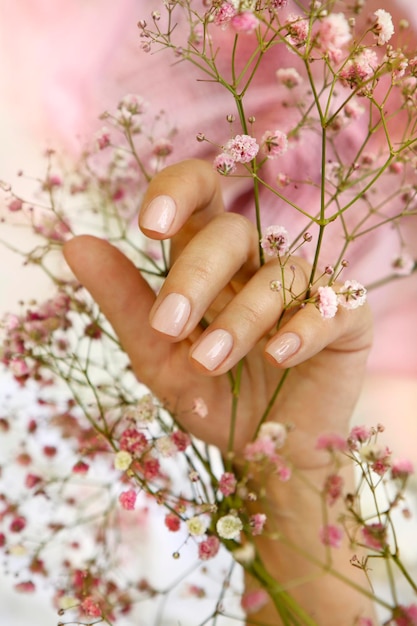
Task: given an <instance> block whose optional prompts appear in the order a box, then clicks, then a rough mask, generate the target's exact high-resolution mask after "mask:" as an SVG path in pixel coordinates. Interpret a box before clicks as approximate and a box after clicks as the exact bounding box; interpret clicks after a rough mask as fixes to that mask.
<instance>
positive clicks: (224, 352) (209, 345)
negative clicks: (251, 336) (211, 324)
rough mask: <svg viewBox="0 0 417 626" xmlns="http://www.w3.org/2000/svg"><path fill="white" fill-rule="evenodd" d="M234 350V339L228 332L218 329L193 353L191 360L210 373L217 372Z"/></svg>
mask: <svg viewBox="0 0 417 626" xmlns="http://www.w3.org/2000/svg"><path fill="white" fill-rule="evenodd" d="M232 348H233V337H232V335H231V334H230V333H228V332H227V331H226V330H222V329H221V328H218V329H217V330H213V331H212V332H211V333H209V334H208V335H206V336H205V337H204V339H202V340H201V341H200V343H199V344H198V346H197V347H196V348H195V349H194V351H193V352H192V353H191V358H192V359H194V360H195V361H198V362H199V363H201V365H203V366H204V367H205V368H206V369H207V370H209V371H210V372H211V371H213V370H215V369H216V367H218V366H219V365H220V364H221V363H222V362H223V361H224V360H225V358H226V357H227V356H229V354H230V352H231V351H232Z"/></svg>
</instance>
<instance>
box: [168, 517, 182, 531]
mask: <svg viewBox="0 0 417 626" xmlns="http://www.w3.org/2000/svg"><path fill="white" fill-rule="evenodd" d="M164 521H165V526H166V527H167V528H168V530H170V531H171V532H172V533H176V532H177V530H179V529H180V526H181V520H180V518H179V517H178V515H176V514H175V513H167V514H166V515H165V520H164Z"/></svg>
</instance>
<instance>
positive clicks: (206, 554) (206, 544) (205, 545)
mask: <svg viewBox="0 0 417 626" xmlns="http://www.w3.org/2000/svg"><path fill="white" fill-rule="evenodd" d="M219 549H220V540H219V539H218V537H215V536H214V535H210V536H209V537H207V539H204V541H202V542H201V543H199V544H198V558H199V559H201V560H202V561H208V560H209V559H212V558H214V557H215V556H216V554H217V553H218V551H219Z"/></svg>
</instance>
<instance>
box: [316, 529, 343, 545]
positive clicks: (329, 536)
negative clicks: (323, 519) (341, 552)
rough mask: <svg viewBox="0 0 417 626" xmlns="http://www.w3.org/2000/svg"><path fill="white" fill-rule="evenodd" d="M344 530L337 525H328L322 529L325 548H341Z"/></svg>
mask: <svg viewBox="0 0 417 626" xmlns="http://www.w3.org/2000/svg"><path fill="white" fill-rule="evenodd" d="M342 539H343V530H342V529H341V528H340V526H336V525H335V524H326V525H325V526H323V527H322V528H321V529H320V541H321V542H322V544H323V545H325V546H330V547H331V548H340V546H341V545H342Z"/></svg>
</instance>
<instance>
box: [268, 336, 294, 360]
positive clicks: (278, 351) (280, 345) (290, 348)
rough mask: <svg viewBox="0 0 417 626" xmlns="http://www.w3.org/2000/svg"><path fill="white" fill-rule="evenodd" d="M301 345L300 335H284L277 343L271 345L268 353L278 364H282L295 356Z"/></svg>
mask: <svg viewBox="0 0 417 626" xmlns="http://www.w3.org/2000/svg"><path fill="white" fill-rule="evenodd" d="M300 345H301V341H300V338H299V336H298V335H296V334H295V333H284V334H283V335H281V337H278V339H276V340H275V341H273V342H272V343H271V344H269V346H268V348H267V349H266V352H267V353H268V354H270V355H271V356H272V357H273V358H274V359H275V361H276V362H277V363H282V362H283V361H285V359H288V358H289V357H290V356H292V355H293V354H295V353H296V352H297V350H298V349H299V347H300Z"/></svg>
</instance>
